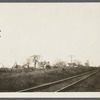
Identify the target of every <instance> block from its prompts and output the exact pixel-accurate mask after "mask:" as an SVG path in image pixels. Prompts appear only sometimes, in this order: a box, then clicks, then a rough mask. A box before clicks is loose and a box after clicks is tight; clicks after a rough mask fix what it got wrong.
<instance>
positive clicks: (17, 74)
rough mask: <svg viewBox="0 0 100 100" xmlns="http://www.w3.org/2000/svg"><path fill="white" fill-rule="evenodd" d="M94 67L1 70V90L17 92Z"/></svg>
mask: <svg viewBox="0 0 100 100" xmlns="http://www.w3.org/2000/svg"><path fill="white" fill-rule="evenodd" d="M94 69H96V68H94V67H64V68H52V69H44V70H43V69H41V70H40V69H37V70H33V71H27V72H26V71H18V69H16V70H15V71H11V72H10V71H5V72H2V71H1V72H0V92H15V91H19V90H21V89H25V88H29V87H33V86H36V85H40V84H43V83H47V82H52V81H56V80H59V79H63V78H66V77H70V76H73V75H77V74H80V73H84V72H87V71H89V70H94Z"/></svg>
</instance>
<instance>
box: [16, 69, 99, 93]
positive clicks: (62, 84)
mask: <svg viewBox="0 0 100 100" xmlns="http://www.w3.org/2000/svg"><path fill="white" fill-rule="evenodd" d="M98 71H99V70H95V71H89V72H86V73H82V74H79V75H75V76H72V77H69V78H65V79H61V80H58V81H54V82H50V83H46V84H43V85H39V86H35V87H31V88H27V89H23V90H20V91H17V92H64V91H65V90H66V88H69V87H71V86H73V85H75V84H77V83H79V82H81V81H83V80H85V79H87V78H88V77H91V76H92V75H94V74H96V73H97V72H98Z"/></svg>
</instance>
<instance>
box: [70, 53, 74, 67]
mask: <svg viewBox="0 0 100 100" xmlns="http://www.w3.org/2000/svg"><path fill="white" fill-rule="evenodd" d="M73 57H74V56H73V55H70V59H71V66H72V63H73Z"/></svg>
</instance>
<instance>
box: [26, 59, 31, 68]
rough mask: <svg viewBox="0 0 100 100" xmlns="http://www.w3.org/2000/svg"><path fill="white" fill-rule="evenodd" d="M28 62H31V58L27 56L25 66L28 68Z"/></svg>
mask: <svg viewBox="0 0 100 100" xmlns="http://www.w3.org/2000/svg"><path fill="white" fill-rule="evenodd" d="M30 62H31V59H30V58H27V61H26V65H27V68H29V65H30Z"/></svg>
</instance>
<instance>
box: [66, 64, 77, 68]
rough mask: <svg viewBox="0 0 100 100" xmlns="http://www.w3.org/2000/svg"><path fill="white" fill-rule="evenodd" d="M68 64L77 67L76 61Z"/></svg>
mask: <svg viewBox="0 0 100 100" xmlns="http://www.w3.org/2000/svg"><path fill="white" fill-rule="evenodd" d="M68 65H69V66H70V67H77V64H76V63H68Z"/></svg>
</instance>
